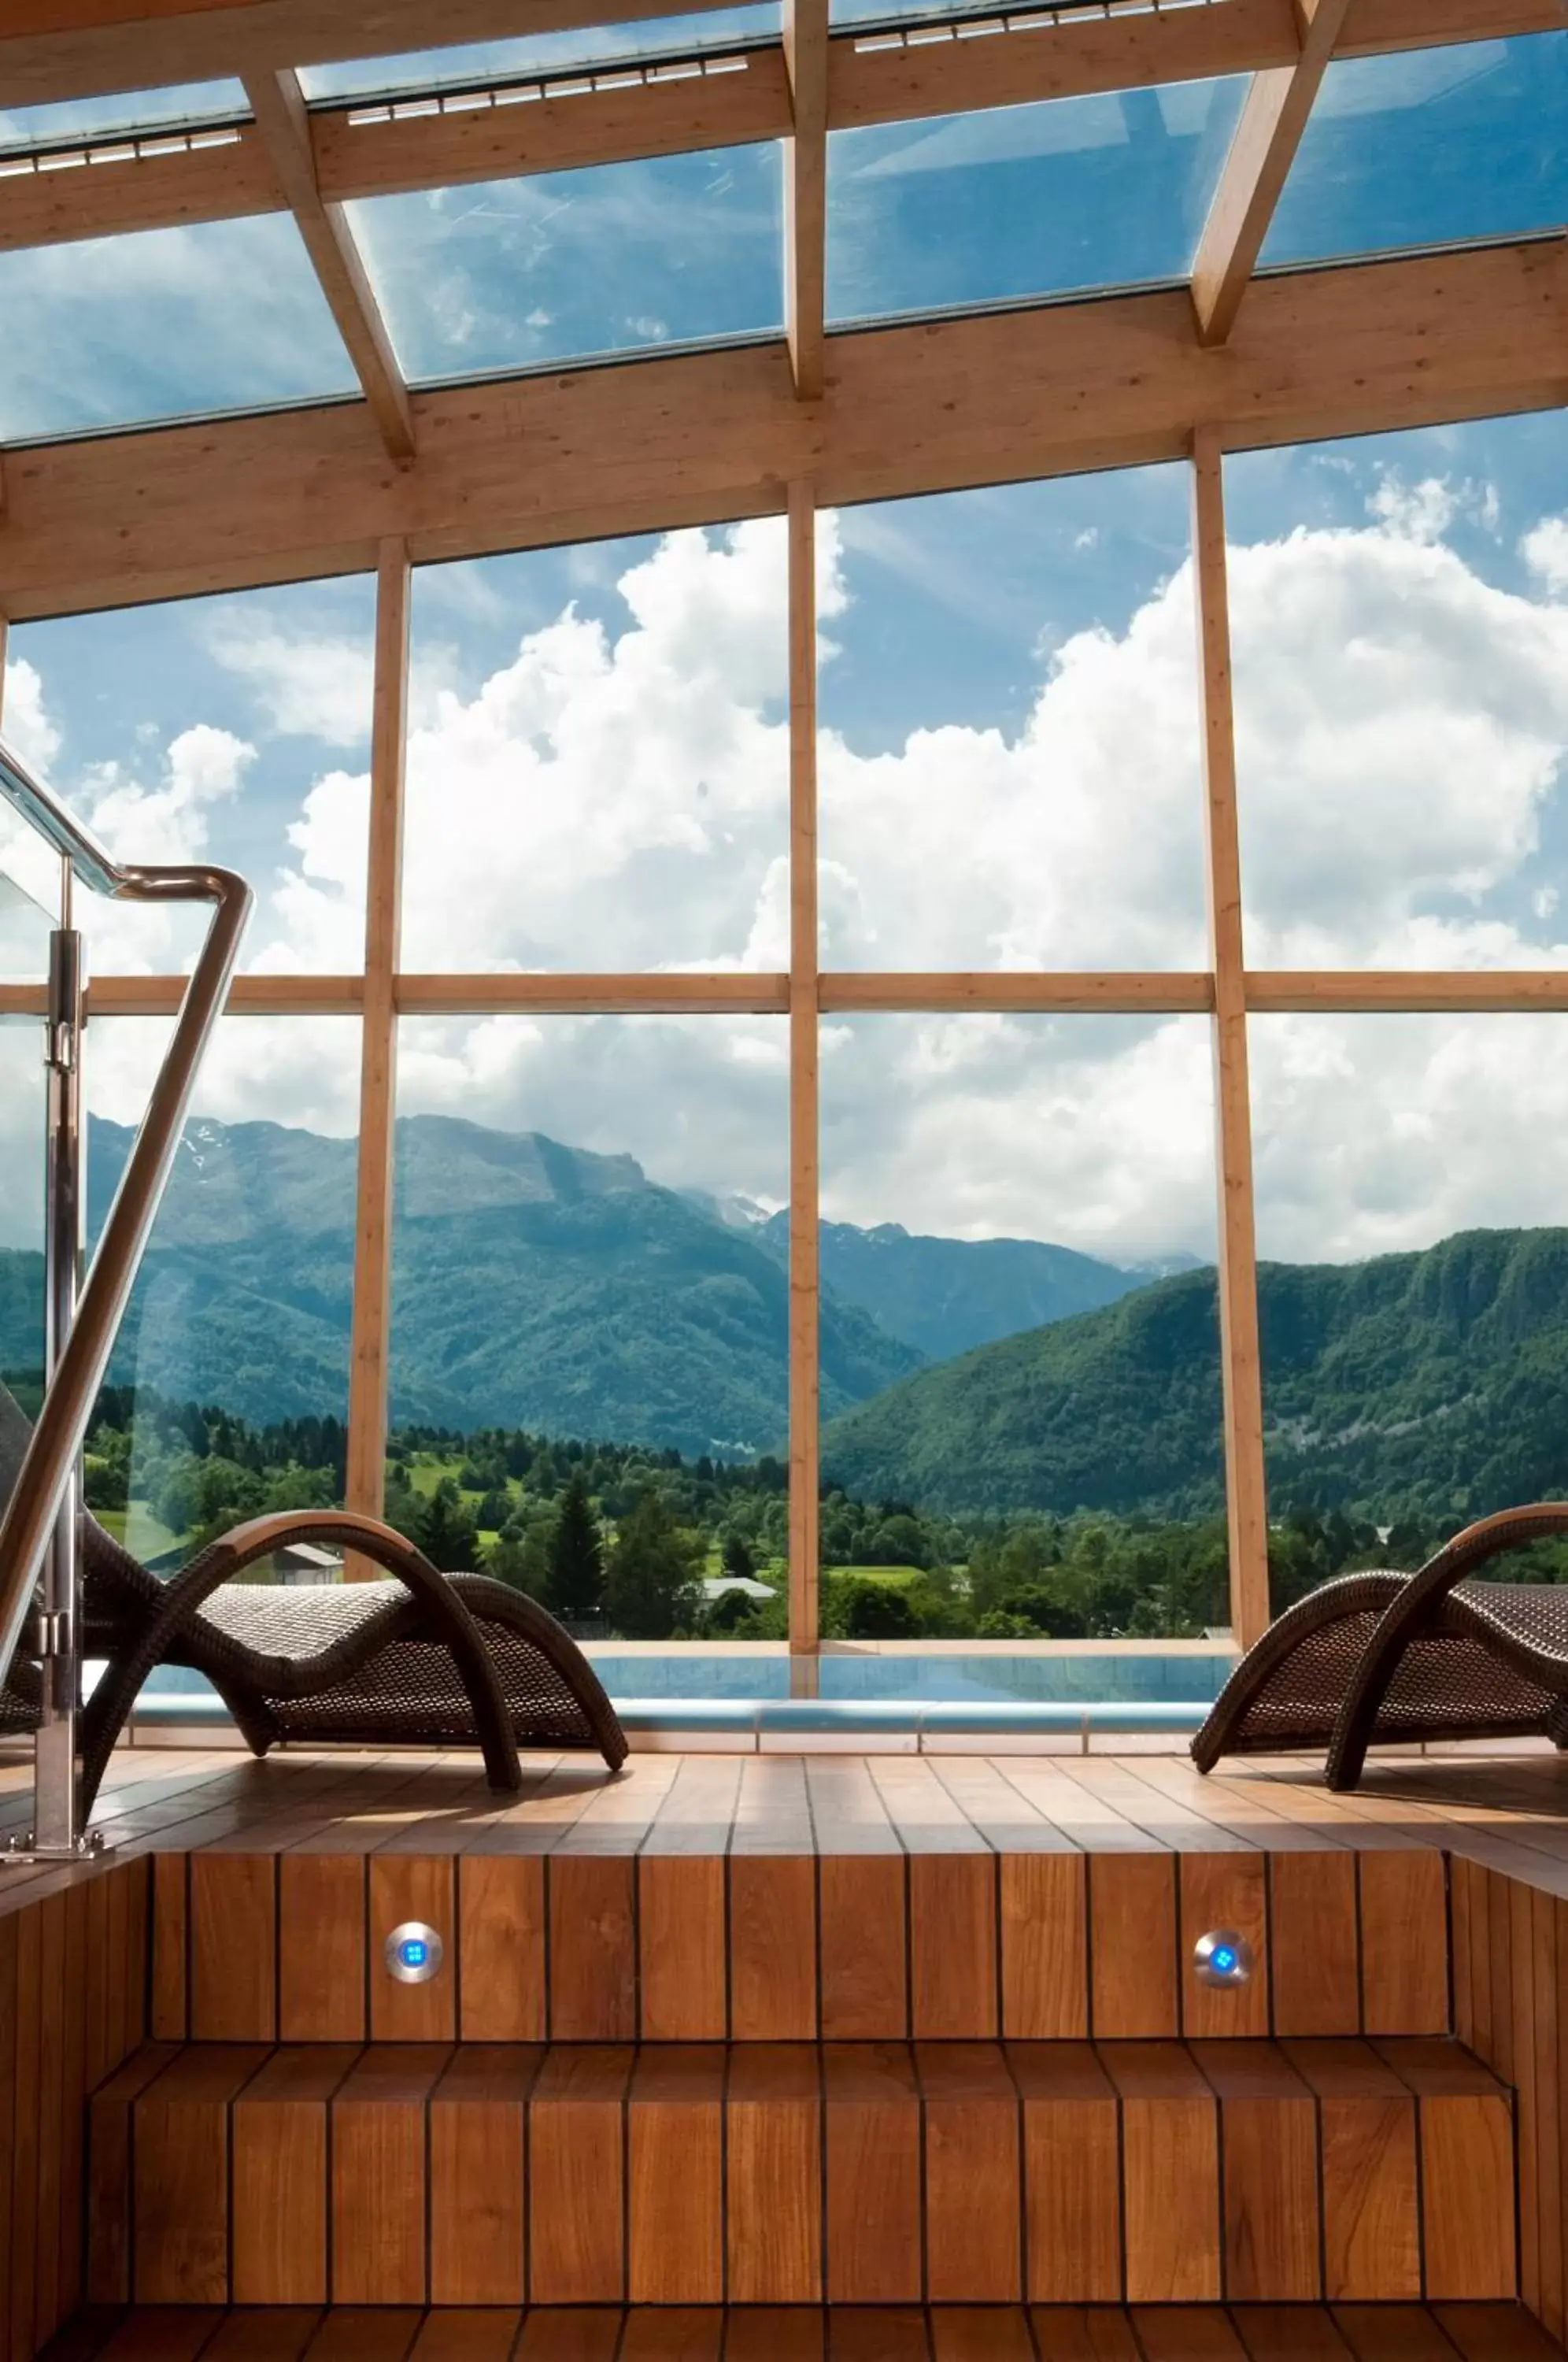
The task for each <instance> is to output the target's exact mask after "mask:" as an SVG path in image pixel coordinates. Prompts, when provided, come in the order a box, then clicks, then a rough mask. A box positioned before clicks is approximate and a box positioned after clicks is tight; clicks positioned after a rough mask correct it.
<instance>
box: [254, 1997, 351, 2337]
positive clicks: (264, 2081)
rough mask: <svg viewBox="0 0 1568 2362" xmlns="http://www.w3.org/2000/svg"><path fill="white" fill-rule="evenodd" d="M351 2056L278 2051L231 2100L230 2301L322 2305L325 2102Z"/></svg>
mask: <svg viewBox="0 0 1568 2362" xmlns="http://www.w3.org/2000/svg"><path fill="white" fill-rule="evenodd" d="M357 2056H358V2053H357V2051H356V2050H355V2049H354V2048H353V2047H352V2046H350V2045H346V2044H345V2045H338V2044H333V2043H311V2044H309V2045H303V2046H294V2045H288V2046H285V2047H283V2048H282V2049H279V2050H275V2051H274V2052H273V2053H272V2055H271V2058H269V2059H268V2060H267V2061H266V2063H265V2065H264V2066H263V2067H261V2069H260V2070H259V2072H258V2073H257V2074H255V2075H254V2076H253V2077H252V2078H251V2080H250V2081H249V2083H248V2085H247V2086H246V2088H245V2090H244V2092H242V2093H241V2094H240V2095H239V2097H238V2098H237V2100H236V2101H235V2103H234V2107H233V2110H232V2112H231V2115H230V2119H229V2158H230V2166H229V2169H230V2173H231V2176H232V2190H233V2205H234V2222H233V2229H232V2233H231V2247H230V2276H229V2301H230V2302H231V2303H232V2304H243V2305H252V2304H254V2305H324V2304H326V2301H327V2299H328V2295H329V2293H330V2291H329V2288H328V2280H327V2268H326V2224H327V2187H326V2112H327V2103H328V2102H329V2101H330V2100H331V2098H332V2095H333V2093H334V2092H336V2091H337V2087H338V2085H339V2084H340V2083H341V2082H342V2081H343V2080H344V2077H345V2076H346V2075H347V2074H348V2071H349V2070H350V2069H351V2068H352V2066H353V2065H354V2063H355V2059H356V2058H357Z"/></svg>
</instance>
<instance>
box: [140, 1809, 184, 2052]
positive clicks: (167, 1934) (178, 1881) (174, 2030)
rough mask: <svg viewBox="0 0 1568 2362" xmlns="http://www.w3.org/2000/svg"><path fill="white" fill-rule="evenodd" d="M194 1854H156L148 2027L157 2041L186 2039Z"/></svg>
mask: <svg viewBox="0 0 1568 2362" xmlns="http://www.w3.org/2000/svg"><path fill="white" fill-rule="evenodd" d="M189 1874H190V1856H189V1855H188V1854H183V1853H157V1854H154V1855H153V1857H152V1871H151V1877H152V1989H151V1994H150V2022H149V2027H148V2031H149V2034H150V2035H151V2036H152V2037H153V2039H154V2040H155V2041H157V2042H183V2041H184V2039H185V2036H186V2033H187V2031H188V2030H189V2020H188V2017H187V2014H186V2012H187V2006H188V2003H187V1999H186V1981H187V1975H188V1945H187V1931H188V1928H189V1926H190V1894H189V1885H188V1880H189Z"/></svg>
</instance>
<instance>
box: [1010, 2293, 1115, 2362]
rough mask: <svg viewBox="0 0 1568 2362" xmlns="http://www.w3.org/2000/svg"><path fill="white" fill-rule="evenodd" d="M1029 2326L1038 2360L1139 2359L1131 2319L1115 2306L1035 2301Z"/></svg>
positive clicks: (1111, 2361)
mask: <svg viewBox="0 0 1568 2362" xmlns="http://www.w3.org/2000/svg"><path fill="white" fill-rule="evenodd" d="M1030 2326H1031V2327H1032V2330H1033V2332H1034V2345H1035V2349H1036V2351H1037V2352H1038V2354H1039V2356H1040V2362H1140V2357H1139V2350H1138V2342H1137V2340H1136V2338H1135V2337H1134V2336H1133V2334H1132V2322H1131V2321H1130V2320H1129V2318H1128V2316H1127V2314H1126V2313H1125V2312H1122V2311H1121V2308H1120V2307H1118V2306H1111V2305H1088V2306H1085V2305H1076V2304H1037V2305H1035V2306H1034V2308H1033V2310H1032V2312H1031V2314H1030Z"/></svg>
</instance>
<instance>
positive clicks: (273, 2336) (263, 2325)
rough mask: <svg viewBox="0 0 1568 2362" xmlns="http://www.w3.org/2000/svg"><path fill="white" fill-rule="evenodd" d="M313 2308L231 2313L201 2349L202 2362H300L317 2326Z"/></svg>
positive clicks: (280, 2307)
mask: <svg viewBox="0 0 1568 2362" xmlns="http://www.w3.org/2000/svg"><path fill="white" fill-rule="evenodd" d="M320 2318H321V2317H320V2314H319V2313H318V2312H317V2311H316V2309H315V2306H314V2305H294V2306H284V2305H276V2306H270V2307H268V2309H267V2310H266V2311H265V2312H230V2313H227V2314H226V2315H225V2317H224V2319H223V2320H222V2321H221V2322H220V2323H218V2326H217V2329H216V2331H215V2334H214V2335H213V2337H212V2338H211V2340H210V2341H209V2343H208V2344H207V2345H204V2346H203V2348H202V2362H301V2356H303V2355H304V2350H305V2348H306V2346H307V2345H309V2344H310V2342H311V2340H312V2338H313V2337H314V2336H315V2332H316V2329H317V2327H318V2326H319V2323H320Z"/></svg>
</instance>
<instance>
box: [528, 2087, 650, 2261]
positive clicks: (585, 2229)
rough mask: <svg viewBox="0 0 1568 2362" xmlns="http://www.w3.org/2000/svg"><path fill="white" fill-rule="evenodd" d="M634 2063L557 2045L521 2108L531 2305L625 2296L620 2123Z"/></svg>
mask: <svg viewBox="0 0 1568 2362" xmlns="http://www.w3.org/2000/svg"><path fill="white" fill-rule="evenodd" d="M631 2071H632V2053H631V2051H630V2050H628V2049H624V2048H622V2047H603V2048H590V2047H576V2046H574V2045H570V2044H564V2043H562V2044H557V2045H556V2046H554V2047H552V2048H551V2049H550V2051H549V2052H548V2053H547V2057H546V2058H545V2062H544V2065H543V2067H542V2068H541V2069H540V2071H539V2080H538V2081H537V2082H536V2084H535V2086H534V2090H533V2093H532V2096H531V2098H530V2100H529V2103H528V2301H529V2303H530V2304H536V2305H562V2304H586V2305H605V2304H619V2303H620V2302H621V2301H622V2300H623V2298H624V2294H625V2287H626V2258H625V2237H624V2221H623V2213H624V2205H625V2195H624V2191H625V2168H624V2154H623V2139H622V2117H623V2113H624V2106H625V2098H626V2086H627V2082H628V2081H629V2079H630V2076H631Z"/></svg>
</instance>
